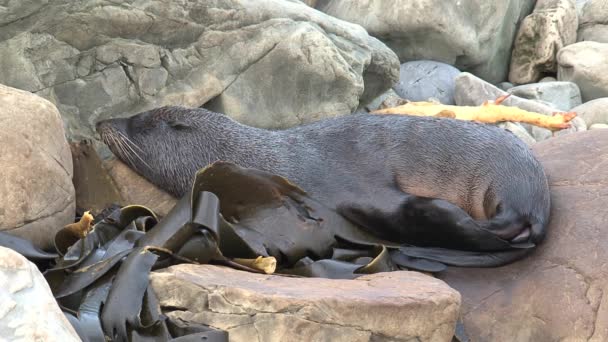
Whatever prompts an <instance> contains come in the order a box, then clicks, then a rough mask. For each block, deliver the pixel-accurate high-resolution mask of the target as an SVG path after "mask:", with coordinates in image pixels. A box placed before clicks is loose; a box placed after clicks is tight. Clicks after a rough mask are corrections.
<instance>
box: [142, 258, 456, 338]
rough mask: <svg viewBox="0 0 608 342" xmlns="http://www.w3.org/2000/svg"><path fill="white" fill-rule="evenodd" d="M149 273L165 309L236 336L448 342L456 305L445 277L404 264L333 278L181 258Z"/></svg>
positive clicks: (454, 319)
mask: <svg viewBox="0 0 608 342" xmlns="http://www.w3.org/2000/svg"><path fill="white" fill-rule="evenodd" d="M150 279H151V285H152V288H153V289H154V291H155V292H156V294H157V295H158V297H159V300H160V304H161V307H162V308H165V310H167V311H168V312H167V314H168V315H169V316H171V317H173V318H178V317H179V318H182V319H184V320H186V321H190V322H199V323H205V324H209V325H211V326H214V327H217V328H220V329H224V330H227V331H228V332H229V336H230V341H235V342H238V341H247V342H248V341H277V342H278V341H349V342H354V341H450V340H451V338H452V335H453V333H454V325H455V322H456V317H457V316H458V310H459V307H460V295H459V294H458V293H457V292H456V291H454V290H453V289H451V288H450V287H448V286H447V285H446V284H445V283H443V282H442V281H440V280H438V279H435V278H432V277H430V276H427V275H424V274H421V273H417V272H406V271H399V272H389V273H377V274H372V275H365V276H362V277H360V278H358V279H355V280H337V279H321V278H292V277H281V276H273V275H262V274H253V273H246V272H244V271H237V270H234V269H229V268H225V267H218V266H212V265H178V266H173V267H170V268H168V269H164V270H160V271H156V272H153V273H152V274H151V276H150Z"/></svg>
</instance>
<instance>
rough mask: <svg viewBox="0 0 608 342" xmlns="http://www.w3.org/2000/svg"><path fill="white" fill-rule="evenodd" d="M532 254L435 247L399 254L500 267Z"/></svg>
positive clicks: (462, 264)
mask: <svg viewBox="0 0 608 342" xmlns="http://www.w3.org/2000/svg"><path fill="white" fill-rule="evenodd" d="M530 252H532V249H531V248H525V249H513V250H508V251H497V252H474V251H460V250H454V249H445V248H434V247H414V246H406V247H401V248H400V249H399V251H397V253H401V254H403V255H405V256H407V257H410V258H414V259H416V258H417V259H424V260H432V261H435V262H440V263H442V264H445V265H449V266H459V267H498V266H503V265H506V264H508V263H511V262H514V261H517V260H519V259H521V258H523V257H525V256H526V255H528V254H529V253H530Z"/></svg>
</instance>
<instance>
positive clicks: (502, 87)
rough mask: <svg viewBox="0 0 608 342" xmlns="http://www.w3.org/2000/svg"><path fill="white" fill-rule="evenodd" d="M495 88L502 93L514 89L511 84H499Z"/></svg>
mask: <svg viewBox="0 0 608 342" xmlns="http://www.w3.org/2000/svg"><path fill="white" fill-rule="evenodd" d="M496 86H497V87H498V88H500V89H502V90H504V91H508V90H509V89H511V88H513V87H514V85H513V83H511V82H500V83H498V84H497V85H496Z"/></svg>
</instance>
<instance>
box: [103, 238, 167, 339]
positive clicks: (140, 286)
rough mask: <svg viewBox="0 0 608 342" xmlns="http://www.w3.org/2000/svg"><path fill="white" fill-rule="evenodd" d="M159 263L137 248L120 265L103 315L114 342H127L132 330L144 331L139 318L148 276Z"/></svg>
mask: <svg viewBox="0 0 608 342" xmlns="http://www.w3.org/2000/svg"><path fill="white" fill-rule="evenodd" d="M157 259H158V255H156V254H154V253H152V252H151V251H149V250H148V249H146V248H137V249H135V250H133V251H132V252H131V253H130V254H129V255H128V256H127V258H126V259H125V260H124V261H123V262H122V264H121V265H120V268H119V269H118V272H117V273H116V277H115V278H114V284H113V286H112V288H111V289H110V293H109V294H108V298H107V299H106V302H105V305H104V307H103V309H102V312H101V322H102V326H103V330H104V332H105V334H106V336H108V337H109V338H110V339H111V340H117V341H127V340H128V339H129V329H130V328H132V329H135V330H137V329H139V328H142V327H143V325H142V324H141V319H140V316H139V314H140V312H141V308H142V305H143V298H144V294H145V292H146V289H147V288H148V283H149V281H148V275H149V274H150V270H152V266H154V263H155V262H156V260H157Z"/></svg>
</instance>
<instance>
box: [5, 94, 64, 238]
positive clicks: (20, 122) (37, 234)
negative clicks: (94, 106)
mask: <svg viewBox="0 0 608 342" xmlns="http://www.w3.org/2000/svg"><path fill="white" fill-rule="evenodd" d="M64 132H65V131H64V129H63V125H62V122H61V116H60V114H59V112H58V111H57V108H55V106H53V104H52V103H50V102H49V101H47V100H45V99H43V98H41V97H39V96H36V95H33V94H31V93H29V92H26V91H22V90H18V89H14V88H10V87H7V86H4V85H0V146H2V152H1V153H0V169H1V170H2V177H0V194H2V196H1V197H2V200H1V201H0V230H3V231H5V232H8V233H11V234H15V235H18V236H21V237H24V238H27V239H29V240H31V241H32V242H33V243H34V244H36V245H38V246H39V247H42V248H46V247H49V246H51V244H52V238H53V236H54V234H55V232H56V231H57V230H59V229H61V228H62V227H63V226H64V225H66V224H68V223H71V222H73V221H74V206H75V204H74V203H75V202H74V201H75V197H74V186H73V185H72V157H71V155H70V147H69V145H68V143H67V140H66V138H65V135H64Z"/></svg>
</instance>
